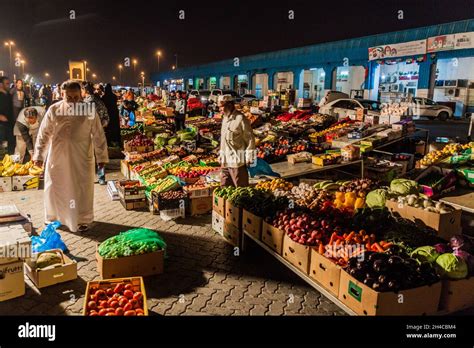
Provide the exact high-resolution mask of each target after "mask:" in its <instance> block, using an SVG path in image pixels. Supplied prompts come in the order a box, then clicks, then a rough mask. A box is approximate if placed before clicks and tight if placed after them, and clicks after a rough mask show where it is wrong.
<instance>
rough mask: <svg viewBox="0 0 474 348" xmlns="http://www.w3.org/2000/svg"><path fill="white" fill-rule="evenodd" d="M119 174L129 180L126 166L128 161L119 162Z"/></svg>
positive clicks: (128, 169) (128, 170) (128, 171)
mask: <svg viewBox="0 0 474 348" xmlns="http://www.w3.org/2000/svg"><path fill="white" fill-rule="evenodd" d="M120 172H121V173H122V175H123V176H124V177H125V178H126V179H130V168H129V166H128V161H126V160H120Z"/></svg>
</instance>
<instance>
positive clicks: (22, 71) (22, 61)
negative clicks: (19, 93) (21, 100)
mask: <svg viewBox="0 0 474 348" xmlns="http://www.w3.org/2000/svg"><path fill="white" fill-rule="evenodd" d="M20 63H21V75H22V76H23V75H25V63H26V62H25V60H23V59H22V60H21V61H20Z"/></svg>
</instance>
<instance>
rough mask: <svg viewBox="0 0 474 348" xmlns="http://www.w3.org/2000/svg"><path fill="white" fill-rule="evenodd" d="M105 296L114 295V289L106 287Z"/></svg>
mask: <svg viewBox="0 0 474 348" xmlns="http://www.w3.org/2000/svg"><path fill="white" fill-rule="evenodd" d="M106 294H107V296H109V297H112V296H113V295H114V289H112V288H108V289H107V291H106Z"/></svg>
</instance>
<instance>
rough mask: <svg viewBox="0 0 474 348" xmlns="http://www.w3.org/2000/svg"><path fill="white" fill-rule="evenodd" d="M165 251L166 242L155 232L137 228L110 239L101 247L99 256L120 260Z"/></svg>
mask: <svg viewBox="0 0 474 348" xmlns="http://www.w3.org/2000/svg"><path fill="white" fill-rule="evenodd" d="M160 249H161V250H164V251H165V256H166V242H165V241H164V240H163V238H162V237H161V236H160V235H159V234H158V233H156V232H155V231H152V230H149V229H147V228H135V229H132V230H129V231H126V232H122V233H120V234H118V235H116V236H113V237H110V238H109V239H107V240H105V241H104V242H102V243H101V244H100V245H99V255H100V256H102V257H104V258H118V257H124V256H132V255H139V254H145V253H150V252H154V251H156V250H160Z"/></svg>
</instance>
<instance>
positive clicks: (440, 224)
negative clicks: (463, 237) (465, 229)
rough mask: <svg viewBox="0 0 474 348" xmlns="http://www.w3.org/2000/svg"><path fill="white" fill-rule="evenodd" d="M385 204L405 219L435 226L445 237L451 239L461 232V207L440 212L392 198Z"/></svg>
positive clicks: (439, 233) (440, 234) (442, 236)
mask: <svg viewBox="0 0 474 348" xmlns="http://www.w3.org/2000/svg"><path fill="white" fill-rule="evenodd" d="M385 206H386V207H387V208H388V210H390V211H392V212H394V213H398V214H399V215H400V216H401V217H403V218H405V219H409V220H412V221H414V222H415V223H417V224H420V225H426V226H428V227H431V228H433V229H434V230H436V231H437V232H438V236H439V237H441V238H443V239H446V240H449V239H450V238H451V237H452V236H454V235H456V234H460V233H461V209H455V210H454V211H452V212H450V213H445V214H438V213H432V212H429V211H426V210H424V209H420V208H415V207H411V206H409V205H403V204H399V203H398V202H392V201H390V200H387V201H386V202H385Z"/></svg>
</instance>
